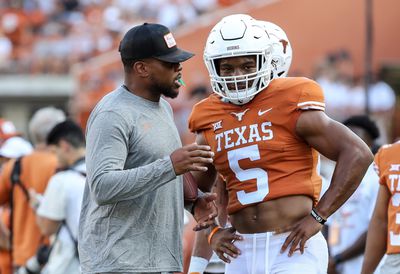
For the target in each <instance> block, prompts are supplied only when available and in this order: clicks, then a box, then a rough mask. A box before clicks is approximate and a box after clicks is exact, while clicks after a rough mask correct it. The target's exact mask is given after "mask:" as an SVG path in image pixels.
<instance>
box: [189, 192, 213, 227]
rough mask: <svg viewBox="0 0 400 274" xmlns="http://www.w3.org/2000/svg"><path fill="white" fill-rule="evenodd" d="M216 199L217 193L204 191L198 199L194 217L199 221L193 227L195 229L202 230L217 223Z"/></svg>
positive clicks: (194, 208)
mask: <svg viewBox="0 0 400 274" xmlns="http://www.w3.org/2000/svg"><path fill="white" fill-rule="evenodd" d="M216 199H217V194H216V193H204V194H203V196H199V197H198V198H197V199H196V201H195V202H194V206H193V217H194V219H195V220H196V221H197V225H196V226H195V227H194V228H193V230H194V231H200V230H202V229H205V228H208V227H210V226H211V225H212V224H215V220H214V219H215V218H216V217H217V216H218V209H217V206H216V204H215V200H216Z"/></svg>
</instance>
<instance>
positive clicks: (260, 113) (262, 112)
mask: <svg viewBox="0 0 400 274" xmlns="http://www.w3.org/2000/svg"><path fill="white" fill-rule="evenodd" d="M271 110H272V108H269V109H267V110H264V111H261V109H260V110H259V111H258V116H262V115H264V114H265V113H267V112H268V111H271Z"/></svg>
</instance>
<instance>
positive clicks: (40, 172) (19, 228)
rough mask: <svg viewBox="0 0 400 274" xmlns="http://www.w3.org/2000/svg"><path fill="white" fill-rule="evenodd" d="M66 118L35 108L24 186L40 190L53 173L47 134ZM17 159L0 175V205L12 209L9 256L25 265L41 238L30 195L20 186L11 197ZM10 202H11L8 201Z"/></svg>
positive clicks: (53, 160)
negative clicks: (31, 145)
mask: <svg viewBox="0 0 400 274" xmlns="http://www.w3.org/2000/svg"><path fill="white" fill-rule="evenodd" d="M63 120H65V114H64V113H63V112H62V111H61V110H58V109H55V108H53V107H47V108H43V109H40V110H38V111H37V112H36V113H35V114H34V116H33V117H32V119H31V120H30V123H29V133H30V135H31V139H32V141H33V143H34V145H35V149H34V151H33V152H32V153H31V154H29V155H27V156H25V157H23V158H22V159H21V172H20V176H19V178H20V182H21V185H23V186H24V187H25V188H26V189H30V188H33V189H35V191H36V192H38V193H43V192H44V190H45V189H46V186H47V182H48V180H49V179H50V177H51V176H52V175H53V174H54V172H55V170H56V167H57V159H56V157H55V155H53V154H51V153H50V152H49V151H47V149H46V145H45V141H46V137H47V134H48V133H49V132H50V130H51V129H52V128H53V127H54V126H55V125H56V124H58V123H59V122H62V121H63ZM15 162H16V161H9V162H7V163H6V164H5V166H4V169H3V171H2V173H1V175H0V205H8V204H9V205H10V206H11V209H12V216H13V217H12V222H11V256H12V263H13V266H14V267H15V268H18V267H20V266H23V265H25V263H26V262H27V260H28V259H29V258H31V257H32V256H34V255H35V253H36V250H37V249H38V247H39V245H40V244H41V241H42V240H43V238H42V237H41V236H40V230H39V228H38V227H37V225H36V216H35V213H34V212H33V210H32V208H31V207H30V206H29V202H28V199H29V196H28V195H26V194H25V192H24V191H23V187H21V185H19V184H17V185H15V187H14V193H13V196H12V201H10V192H11V189H12V185H11V174H12V170H13V168H14V164H15ZM11 203H12V204H11Z"/></svg>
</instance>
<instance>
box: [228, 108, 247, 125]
mask: <svg viewBox="0 0 400 274" xmlns="http://www.w3.org/2000/svg"><path fill="white" fill-rule="evenodd" d="M248 110H249V109H248V108H247V109H245V110H244V111H243V112H238V113H236V112H231V114H233V115H235V116H236V118H237V119H238V121H239V122H241V121H242V120H243V116H244V115H245V113H246V112H247V111H248Z"/></svg>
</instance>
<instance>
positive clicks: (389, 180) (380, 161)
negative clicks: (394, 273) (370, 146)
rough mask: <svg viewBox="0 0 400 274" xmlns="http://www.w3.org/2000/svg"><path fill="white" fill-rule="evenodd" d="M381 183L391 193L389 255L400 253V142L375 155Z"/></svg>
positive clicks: (389, 206)
mask: <svg viewBox="0 0 400 274" xmlns="http://www.w3.org/2000/svg"><path fill="white" fill-rule="evenodd" d="M375 168H376V169H377V171H378V175H379V183H380V184H382V185H386V186H387V188H388V189H389V191H390V193H391V199H390V201H389V205H388V239H387V249H386V253H388V254H396V253H397V254H398V253H400V142H397V143H394V144H392V145H385V146H383V147H382V148H381V149H380V150H379V151H378V153H377V154H376V155H375Z"/></svg>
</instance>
